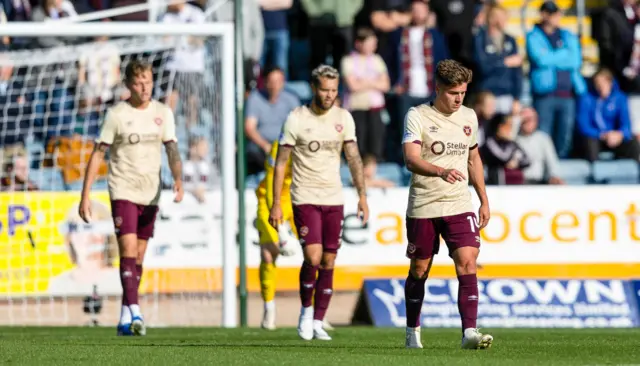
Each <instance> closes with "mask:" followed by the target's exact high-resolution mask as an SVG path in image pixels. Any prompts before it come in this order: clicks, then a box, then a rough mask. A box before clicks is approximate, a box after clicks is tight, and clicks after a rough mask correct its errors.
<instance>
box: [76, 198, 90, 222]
mask: <svg viewBox="0 0 640 366" xmlns="http://www.w3.org/2000/svg"><path fill="white" fill-rule="evenodd" d="M78 214H79V215H80V218H81V219H82V221H84V222H86V223H87V224H88V223H89V221H91V201H90V200H88V199H84V198H82V199H81V200H80V205H79V206H78Z"/></svg>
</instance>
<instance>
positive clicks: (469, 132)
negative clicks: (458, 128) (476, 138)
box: [462, 126, 471, 136]
mask: <svg viewBox="0 0 640 366" xmlns="http://www.w3.org/2000/svg"><path fill="white" fill-rule="evenodd" d="M462 130H463V131H464V134H465V135H467V136H471V127H469V126H464V128H463V129H462Z"/></svg>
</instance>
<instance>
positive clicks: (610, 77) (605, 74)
mask: <svg viewBox="0 0 640 366" xmlns="http://www.w3.org/2000/svg"><path fill="white" fill-rule="evenodd" d="M598 76H602V77H604V78H607V80H609V81H613V79H614V76H613V73H612V72H611V70H609V69H607V68H606V67H603V68H601V69H599V70H598V71H596V73H595V74H593V78H592V79H595V78H596V77H598Z"/></svg>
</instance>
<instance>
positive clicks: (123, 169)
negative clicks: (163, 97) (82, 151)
mask: <svg viewBox="0 0 640 366" xmlns="http://www.w3.org/2000/svg"><path fill="white" fill-rule="evenodd" d="M124 81H125V84H126V86H127V88H128V89H129V92H130V94H131V96H130V98H129V99H128V100H126V101H123V102H120V103H118V104H116V105H114V106H113V107H111V108H109V109H108V110H107V115H106V117H105V120H104V123H103V124H102V126H101V128H100V136H99V137H98V139H97V140H96V147H95V149H94V150H93V153H92V154H91V158H90V160H89V164H88V165H87V171H86V174H85V177H84V184H83V186H82V198H81V201H80V207H79V214H80V217H81V218H82V219H83V220H84V221H85V222H87V223H88V222H89V221H90V220H91V219H92V217H91V214H92V212H91V201H90V199H89V193H90V191H91V185H92V184H93V181H94V180H95V178H96V175H97V172H98V167H99V165H100V163H101V162H102V160H103V159H104V157H105V154H106V152H107V150H110V159H109V197H110V199H111V216H112V217H113V223H114V225H115V230H116V236H117V238H118V247H119V251H120V281H121V284H122V312H121V315H120V321H119V324H118V327H117V330H118V335H145V334H146V329H145V325H144V320H143V318H142V313H141V311H140V306H139V304H138V286H139V284H140V278H141V277H142V262H143V259H144V253H145V251H146V249H147V242H148V240H149V239H150V238H151V237H153V229H154V224H155V220H156V214H157V213H158V201H159V200H160V193H161V185H160V164H161V153H162V145H163V144H164V146H165V150H166V152H167V157H168V160H169V167H170V168H171V173H172V175H173V180H174V187H173V190H174V192H175V194H176V195H175V202H180V201H182V197H183V195H184V192H183V190H182V161H181V160H180V153H179V152H178V143H177V141H178V140H177V138H176V126H175V122H174V116H173V112H172V111H171V109H170V108H169V107H168V106H166V105H164V104H163V103H160V102H158V101H156V100H152V99H151V92H152V90H153V74H152V71H151V65H150V64H146V63H142V62H139V61H131V62H130V63H129V64H128V65H127V67H126V69H125V80H124Z"/></svg>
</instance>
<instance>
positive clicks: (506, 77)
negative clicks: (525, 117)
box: [474, 5, 522, 114]
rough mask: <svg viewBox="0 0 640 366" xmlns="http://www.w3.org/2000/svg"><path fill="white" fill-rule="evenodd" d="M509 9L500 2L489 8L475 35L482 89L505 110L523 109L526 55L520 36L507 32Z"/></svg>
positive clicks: (479, 78) (512, 111)
mask: <svg viewBox="0 0 640 366" xmlns="http://www.w3.org/2000/svg"><path fill="white" fill-rule="evenodd" d="M506 22H507V12H506V10H505V9H504V8H502V7H501V6H499V5H494V6H492V7H490V8H489V9H488V10H487V25H486V27H481V28H480V29H478V31H477V33H476V35H475V37H474V49H475V52H474V55H475V63H476V67H477V69H476V71H477V73H476V75H477V80H478V86H479V88H480V90H488V91H490V92H491V93H493V95H495V98H496V101H495V102H496V110H497V112H498V113H503V114H511V113H513V114H518V113H520V96H521V94H522V56H520V55H519V54H518V45H517V44H516V40H515V39H514V38H513V37H511V36H510V35H508V34H506V33H505V31H504V29H505V26H506Z"/></svg>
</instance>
